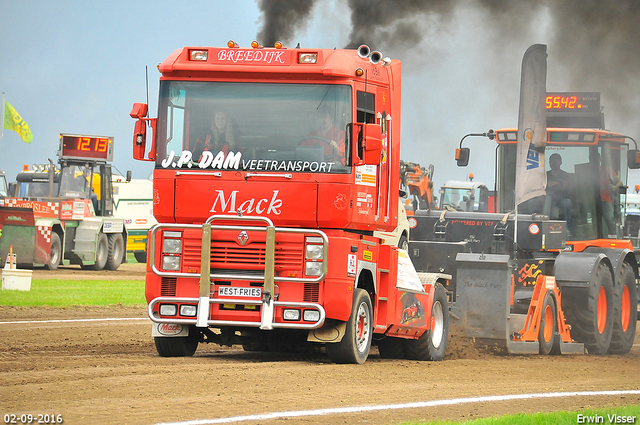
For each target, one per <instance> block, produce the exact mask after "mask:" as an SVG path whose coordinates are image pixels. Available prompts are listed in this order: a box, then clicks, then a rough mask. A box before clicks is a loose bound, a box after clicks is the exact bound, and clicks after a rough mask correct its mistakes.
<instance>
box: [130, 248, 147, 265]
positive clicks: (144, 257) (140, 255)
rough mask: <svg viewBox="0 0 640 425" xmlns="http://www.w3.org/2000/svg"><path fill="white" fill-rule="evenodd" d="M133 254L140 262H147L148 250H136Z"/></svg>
mask: <svg viewBox="0 0 640 425" xmlns="http://www.w3.org/2000/svg"><path fill="white" fill-rule="evenodd" d="M133 256H134V257H135V258H136V261H137V262H138V263H146V262H147V251H144V252H141V251H138V252H134V253H133Z"/></svg>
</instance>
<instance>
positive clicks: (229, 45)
mask: <svg viewBox="0 0 640 425" xmlns="http://www.w3.org/2000/svg"><path fill="white" fill-rule="evenodd" d="M227 47H229V48H230V49H234V48H238V47H240V46H238V43H236V42H235V41H233V40H229V41H227Z"/></svg>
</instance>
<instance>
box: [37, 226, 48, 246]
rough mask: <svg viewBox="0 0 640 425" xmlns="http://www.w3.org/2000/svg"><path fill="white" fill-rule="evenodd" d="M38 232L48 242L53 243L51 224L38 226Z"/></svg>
mask: <svg viewBox="0 0 640 425" xmlns="http://www.w3.org/2000/svg"><path fill="white" fill-rule="evenodd" d="M36 234H37V235H39V237H41V238H42V239H43V240H45V241H46V242H47V243H48V244H51V227H49V226H36Z"/></svg>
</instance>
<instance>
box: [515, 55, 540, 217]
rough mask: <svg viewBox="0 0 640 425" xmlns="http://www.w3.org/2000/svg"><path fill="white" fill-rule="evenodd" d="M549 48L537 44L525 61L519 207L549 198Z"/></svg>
mask: <svg viewBox="0 0 640 425" xmlns="http://www.w3.org/2000/svg"><path fill="white" fill-rule="evenodd" d="M546 94H547V46H546V45H544V44H534V45H532V46H531V47H529V48H528V49H527V51H526V52H525V54H524V57H523V58H522V76H521V81H520V109H519V112H518V149H517V151H518V153H517V160H516V206H518V205H520V204H521V203H523V202H525V201H527V200H529V199H532V198H535V197H536V196H541V195H544V194H545V187H546V186H547V174H546V172H545V169H544V148H545V146H546V144H547V111H546V109H545V103H544V99H545V96H546Z"/></svg>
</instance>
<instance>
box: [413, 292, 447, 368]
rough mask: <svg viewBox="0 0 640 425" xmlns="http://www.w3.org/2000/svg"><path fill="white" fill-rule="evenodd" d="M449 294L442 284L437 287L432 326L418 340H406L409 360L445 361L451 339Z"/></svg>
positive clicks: (432, 309) (432, 307)
mask: <svg viewBox="0 0 640 425" xmlns="http://www.w3.org/2000/svg"><path fill="white" fill-rule="evenodd" d="M448 305H449V304H448V302H447V293H446V291H445V289H444V286H442V285H441V284H440V283H436V285H435V294H434V296H433V304H432V306H431V326H430V329H429V330H427V331H425V333H423V334H422V336H421V337H420V338H418V339H410V340H406V341H405V344H404V350H405V353H406V354H407V358H408V359H412V360H433V361H440V360H442V359H444V355H445V352H446V351H447V339H448V337H449V308H448Z"/></svg>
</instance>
